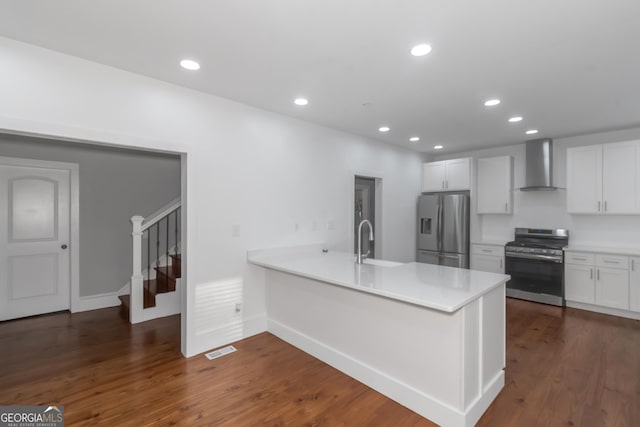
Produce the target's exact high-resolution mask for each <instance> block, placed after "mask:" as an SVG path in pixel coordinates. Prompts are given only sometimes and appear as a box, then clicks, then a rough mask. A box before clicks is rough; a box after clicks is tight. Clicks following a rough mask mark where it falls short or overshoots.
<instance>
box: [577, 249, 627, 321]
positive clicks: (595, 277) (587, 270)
mask: <svg viewBox="0 0 640 427" xmlns="http://www.w3.org/2000/svg"><path fill="white" fill-rule="evenodd" d="M632 264H633V263H632ZM629 273H630V272H629V257H627V256H621V255H608V254H590V253H576V252H567V253H566V254H565V266H564V290H565V299H566V300H567V301H575V302H581V303H586V304H594V305H597V306H601V307H609V308H617V309H621V310H629V309H630V299H631V298H630V296H631V295H630V294H631V293H630V288H629V284H630V280H629V278H630V274H629Z"/></svg>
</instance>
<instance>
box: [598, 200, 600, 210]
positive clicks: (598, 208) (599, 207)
mask: <svg viewBox="0 0 640 427" xmlns="http://www.w3.org/2000/svg"><path fill="white" fill-rule="evenodd" d="M598 212H600V201H598Z"/></svg>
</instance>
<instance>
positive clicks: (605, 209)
mask: <svg viewBox="0 0 640 427" xmlns="http://www.w3.org/2000/svg"><path fill="white" fill-rule="evenodd" d="M604 211H605V212H606V211H607V201H606V200H605V201H604Z"/></svg>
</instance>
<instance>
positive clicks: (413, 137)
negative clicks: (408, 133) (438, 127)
mask: <svg viewBox="0 0 640 427" xmlns="http://www.w3.org/2000/svg"><path fill="white" fill-rule="evenodd" d="M409 141H411V142H418V141H420V137H417V136H412V137H411V138H409Z"/></svg>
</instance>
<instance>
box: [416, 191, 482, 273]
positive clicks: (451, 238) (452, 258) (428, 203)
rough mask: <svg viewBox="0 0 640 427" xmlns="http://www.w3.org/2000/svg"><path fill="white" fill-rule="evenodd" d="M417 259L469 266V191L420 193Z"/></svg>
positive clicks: (461, 266) (428, 262)
mask: <svg viewBox="0 0 640 427" xmlns="http://www.w3.org/2000/svg"><path fill="white" fill-rule="evenodd" d="M417 261H418V262H425V263H427V264H439V265H447V266H451V267H460V268H469V193H467V192H464V193H443V194H424V195H422V196H420V197H418V256H417Z"/></svg>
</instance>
